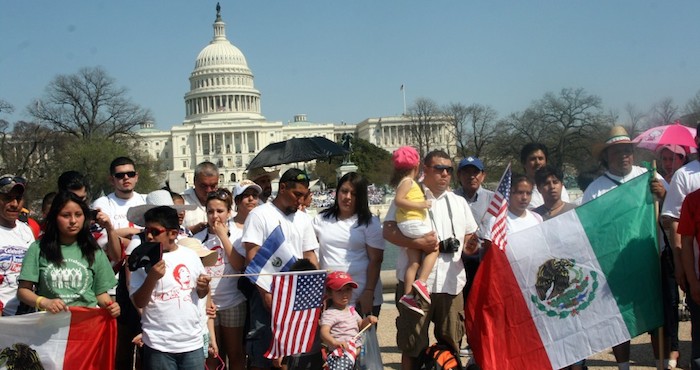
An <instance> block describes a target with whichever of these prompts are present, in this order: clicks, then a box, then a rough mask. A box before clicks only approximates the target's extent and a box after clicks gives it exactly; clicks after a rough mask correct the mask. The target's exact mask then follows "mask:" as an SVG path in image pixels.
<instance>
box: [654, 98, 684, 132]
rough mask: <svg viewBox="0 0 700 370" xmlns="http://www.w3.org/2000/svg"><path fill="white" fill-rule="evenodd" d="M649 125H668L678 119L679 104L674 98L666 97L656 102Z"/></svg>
mask: <svg viewBox="0 0 700 370" xmlns="http://www.w3.org/2000/svg"><path fill="white" fill-rule="evenodd" d="M649 117H650V120H649V127H655V126H661V125H668V124H671V123H673V121H675V120H677V119H678V106H677V105H675V104H674V103H673V99H672V98H664V99H662V100H661V101H660V102H658V103H656V104H654V106H653V107H652V108H651V112H650V113H649Z"/></svg>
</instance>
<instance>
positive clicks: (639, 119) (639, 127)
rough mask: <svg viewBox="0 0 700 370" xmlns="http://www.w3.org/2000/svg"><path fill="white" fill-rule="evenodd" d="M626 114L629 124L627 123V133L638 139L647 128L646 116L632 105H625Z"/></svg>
mask: <svg viewBox="0 0 700 370" xmlns="http://www.w3.org/2000/svg"><path fill="white" fill-rule="evenodd" d="M625 113H627V122H626V123H625V126H626V128H627V132H628V133H629V134H630V135H632V137H636V136H637V135H639V134H641V133H642V132H643V131H644V129H645V128H646V127H644V119H645V118H646V114H644V113H642V112H641V111H639V110H638V109H637V107H636V106H635V105H634V104H632V103H627V104H625Z"/></svg>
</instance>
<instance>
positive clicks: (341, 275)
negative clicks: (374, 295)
mask: <svg viewBox="0 0 700 370" xmlns="http://www.w3.org/2000/svg"><path fill="white" fill-rule="evenodd" d="M348 284H350V286H352V287H353V288H354V289H357V283H356V282H354V281H353V280H352V277H351V276H350V275H348V273H346V272H343V271H333V272H331V273H330V274H328V277H327V278H326V286H327V287H328V288H330V289H331V290H340V289H342V288H343V287H344V286H346V285H348Z"/></svg>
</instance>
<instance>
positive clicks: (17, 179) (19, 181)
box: [0, 176, 27, 186]
mask: <svg viewBox="0 0 700 370" xmlns="http://www.w3.org/2000/svg"><path fill="white" fill-rule="evenodd" d="M13 182H14V183H16V184H22V185H25V184H26V183H27V179H25V178H24V177H20V176H5V177H3V178H0V186H5V185H9V184H12V183H13Z"/></svg>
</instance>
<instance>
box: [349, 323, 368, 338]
mask: <svg viewBox="0 0 700 370" xmlns="http://www.w3.org/2000/svg"><path fill="white" fill-rule="evenodd" d="M372 325H373V324H372V323H369V324H367V326H365V327H364V328H362V330H360V332H359V333H357V334H355V336H354V337H352V340H356V339H357V338H359V337H360V335H362V333H364V332H366V331H367V329H369V327H370V326H372Z"/></svg>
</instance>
